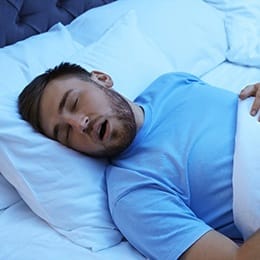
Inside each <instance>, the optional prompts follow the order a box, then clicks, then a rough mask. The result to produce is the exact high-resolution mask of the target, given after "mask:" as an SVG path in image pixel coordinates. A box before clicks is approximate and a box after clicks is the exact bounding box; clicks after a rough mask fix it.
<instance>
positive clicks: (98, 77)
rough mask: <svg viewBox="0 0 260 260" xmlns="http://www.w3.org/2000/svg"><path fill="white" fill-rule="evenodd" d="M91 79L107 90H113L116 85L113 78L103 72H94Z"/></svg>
mask: <svg viewBox="0 0 260 260" xmlns="http://www.w3.org/2000/svg"><path fill="white" fill-rule="evenodd" d="M90 78H91V79H92V80H94V81H96V82H97V83H99V84H101V85H102V86H104V87H106V88H112V87H113V84H114V83H113V80H112V78H111V77H110V76H109V75H108V74H106V73H104V72H101V71H97V70H93V71H92V72H91V76H90Z"/></svg>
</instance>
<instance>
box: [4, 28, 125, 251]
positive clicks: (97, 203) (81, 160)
mask: <svg viewBox="0 0 260 260" xmlns="http://www.w3.org/2000/svg"><path fill="white" fill-rule="evenodd" d="M81 49H82V46H81V45H79V44H78V43H77V42H75V41H73V39H72V38H71V35H70V33H69V32H68V31H67V29H66V27H64V26H62V25H57V26H55V27H54V29H52V30H51V31H50V32H47V33H45V34H40V35H37V36H34V37H32V38H29V39H27V40H25V41H22V42H19V43H17V44H15V45H12V46H10V47H6V48H3V49H1V50H0V71H1V78H0V85H1V92H0V113H1V117H0V147H2V148H1V149H0V172H2V174H3V175H4V177H5V178H6V179H7V180H8V181H9V182H10V183H11V184H12V185H13V186H14V187H15V188H16V189H17V191H18V192H19V193H20V195H21V196H22V198H23V199H24V200H25V202H26V203H27V204H28V205H29V206H30V207H31V209H32V210H33V211H34V212H35V213H36V214H38V215H39V216H40V217H42V218H43V219H45V220H46V221H47V222H48V223H49V224H50V225H51V226H52V227H53V228H55V229H56V230H57V231H59V232H60V233H62V234H64V235H65V236H67V237H68V238H69V239H71V240H72V241H74V242H75V243H77V244H80V245H82V246H85V247H89V248H92V249H93V250H98V249H103V248H106V247H108V246H111V245H114V244H116V243H118V242H119V241H120V240H121V235H120V233H119V232H118V231H117V230H116V229H115V227H114V225H113V223H112V220H111V217H110V215H109V212H108V210H107V204H106V190H105V186H104V176H103V172H104V168H105V165H106V163H105V162H103V161H96V160H92V159H88V158H86V157H85V156H82V155H79V154H78V153H76V152H74V151H71V150H69V149H66V148H65V147H63V146H61V145H59V144H58V143H56V142H52V141H51V140H49V139H47V138H45V137H44V136H42V135H40V134H38V133H35V132H34V131H33V130H32V128H31V127H30V126H29V125H28V124H27V123H26V122H25V121H23V120H21V119H20V115H19V114H18V112H17V96H18V94H19V93H20V91H21V90H22V89H23V87H24V86H25V85H26V84H27V83H28V82H29V81H31V80H32V78H33V77H35V76H36V75H38V74H39V73H42V72H43V71H45V70H46V69H48V68H49V67H53V66H54V65H57V64H59V63H60V62H62V61H64V60H65V59H66V58H67V57H68V56H71V55H73V54H74V53H75V52H77V51H79V50H81ZM92 170H93V171H92ZM89 172H90V173H89Z"/></svg>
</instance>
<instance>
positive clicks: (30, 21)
mask: <svg viewBox="0 0 260 260" xmlns="http://www.w3.org/2000/svg"><path fill="white" fill-rule="evenodd" d="M259 17H260V4H259V3H258V1H257V0H255V1H250V2H249V1H245V0H244V1H243V0H238V1H232V0H204V1H203V0H182V1H178V0H163V1H157V0H142V1H140V0H117V1H113V0H103V1H101V0H92V1H90V0H80V1H72V0H71V1H70V0H67V1H54V0H48V1H34V0H16V1H15V0H2V1H1V2H0V24H1V27H0V47H1V48H0V73H1V77H0V84H1V92H0V111H1V112H0V113H1V117H0V173H1V174H0V192H1V197H0V229H1V233H0V243H1V250H0V259H8V260H18V259H19V260H20V259H27V260H30V259H33V260H35V259H39V260H41V259H48V260H51V259H63V260H66V259H68V260H71V259H73V260H82V259H97V260H98V259H100V260H105V259H107V260H110V259H113V260H117V259H118V260H119V259H120V260H121V259H124V260H139V259H140V260H141V259H146V257H145V256H143V255H142V254H141V253H140V252H138V251H137V250H136V249H135V248H133V247H132V246H131V245H130V244H129V243H128V242H127V241H126V239H124V237H123V236H122V234H121V233H120V231H119V230H118V229H117V227H116V226H115V225H114V223H113V220H112V219H111V216H110V213H109V209H108V205H107V196H106V184H105V168H106V165H107V163H108V162H107V161H106V160H97V159H92V158H88V157H86V156H83V155H82V154H79V153H77V152H75V151H72V150H69V149H67V148H66V147H63V146H62V145H60V144H58V143H56V142H54V141H52V140H48V139H47V138H45V137H43V136H42V135H41V134H38V133H36V132H35V131H34V130H33V129H32V128H31V127H30V126H29V125H28V124H27V123H26V122H24V121H23V120H21V118H20V116H19V114H18V112H17V96H18V95H19V93H20V91H21V90H22V89H23V87H24V86H25V85H26V84H27V83H28V82H29V81H31V80H32V79H33V78H34V77H35V76H36V75H38V74H40V73H42V72H44V71H45V70H46V69H48V68H50V67H53V66H55V65H57V64H59V63H60V62H66V61H68V62H74V63H78V64H80V65H81V66H83V67H85V68H87V69H88V70H93V69H98V70H102V71H105V72H107V73H109V74H110V75H111V76H112V78H113V79H114V85H115V86H114V87H115V89H116V90H118V91H120V92H121V93H122V94H124V95H126V96H127V97H128V98H130V99H132V100H133V99H134V98H135V97H136V96H137V95H138V94H139V93H140V92H141V91H142V90H144V88H145V87H146V86H148V85H149V83H151V82H152V81H153V80H154V79H155V78H156V77H158V76H159V75H161V74H163V73H167V72H170V71H184V72H188V73H192V74H194V75H196V76H198V77H201V78H202V79H203V80H205V81H207V82H209V83H211V84H212V85H214V86H217V87H219V88H226V89H229V90H231V91H233V92H236V93H238V92H239V91H240V89H241V88H242V87H244V86H245V85H247V84H251V83H254V82H260V41H259V39H260V20H259ZM245 109H249V106H247V107H246V108H245ZM255 127H258V126H255ZM258 129H259V128H258ZM238 139H239V137H238ZM258 139H259V138H258ZM258 147H260V145H259V146H258ZM243 149H244V147H243V148H242V150H243ZM248 150H250V149H248ZM248 150H247V151H248ZM255 152H256V153H257V152H258V154H259V150H257V151H255ZM243 156H244V155H243V153H242V154H241V152H238V153H237V154H236V157H235V163H236V164H235V167H236V169H237V171H239V170H240V169H241V167H242V166H241V164H242V161H241V157H243ZM243 167H247V165H243ZM243 169H244V171H247V168H243ZM255 170H259V168H258V169H257V168H256V169H254V171H255ZM258 188H259V187H258ZM238 189H240V191H241V188H240V187H239V188H238ZM240 194H241V193H240ZM243 194H244V193H243ZM258 203H259V201H258ZM258 205H259V204H258ZM242 215H243V214H242ZM242 217H246V219H247V221H249V222H250V216H248V215H247V216H242ZM140 236H141V234H140Z"/></svg>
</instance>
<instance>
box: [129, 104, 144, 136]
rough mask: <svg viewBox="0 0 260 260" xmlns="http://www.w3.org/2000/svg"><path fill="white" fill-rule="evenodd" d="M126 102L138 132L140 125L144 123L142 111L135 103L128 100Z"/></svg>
mask: <svg viewBox="0 0 260 260" xmlns="http://www.w3.org/2000/svg"><path fill="white" fill-rule="evenodd" d="M128 103H129V105H130V107H131V109H132V111H133V113H134V117H135V122H136V131H137V132H138V130H139V129H140V128H141V127H142V125H143V123H144V111H143V109H142V108H141V107H140V106H138V105H137V104H135V103H133V102H131V101H128Z"/></svg>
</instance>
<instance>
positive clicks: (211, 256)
mask: <svg viewBox="0 0 260 260" xmlns="http://www.w3.org/2000/svg"><path fill="white" fill-rule="evenodd" d="M259 245H260V230H258V231H257V232H256V233H255V234H254V235H253V236H252V237H250V238H249V239H248V240H247V241H245V243H244V244H243V245H242V246H241V247H238V246H237V245H236V244H235V243H234V242H233V241H232V240H230V239H229V238H227V237H225V236H224V235H222V234H220V233H219V232H217V231H209V232H208V233H206V234H205V235H204V236H202V237H201V238H200V239H199V240H198V241H197V242H195V243H194V244H193V245H192V246H191V247H190V248H189V249H188V250H187V251H186V252H185V253H184V254H183V255H182V257H181V259H182V260H189V259H190V260H192V259H197V260H200V259H201V260H219V259H221V260H229V259H232V260H233V259H234V260H244V259H247V260H250V259H260V247H259Z"/></svg>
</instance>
